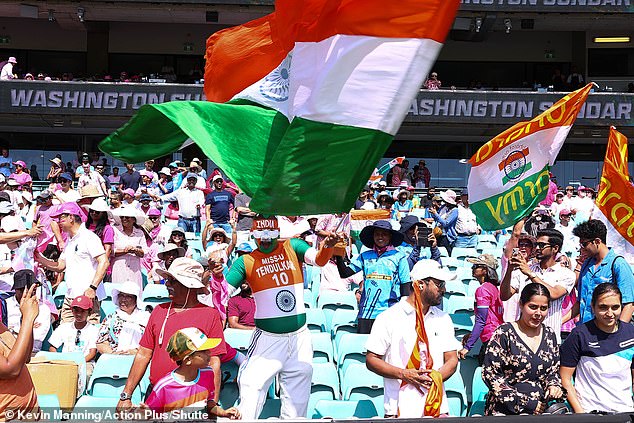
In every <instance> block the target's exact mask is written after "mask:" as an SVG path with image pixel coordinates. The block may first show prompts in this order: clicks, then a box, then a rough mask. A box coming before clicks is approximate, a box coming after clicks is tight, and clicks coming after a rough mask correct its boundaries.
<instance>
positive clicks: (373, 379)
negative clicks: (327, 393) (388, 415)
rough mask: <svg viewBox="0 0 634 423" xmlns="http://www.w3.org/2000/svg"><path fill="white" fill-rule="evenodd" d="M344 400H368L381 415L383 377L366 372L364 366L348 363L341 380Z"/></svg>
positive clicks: (382, 407) (366, 369) (382, 408)
mask: <svg viewBox="0 0 634 423" xmlns="http://www.w3.org/2000/svg"><path fill="white" fill-rule="evenodd" d="M341 393H342V398H343V399H344V400H364V399H367V400H370V401H372V402H373V403H374V406H375V407H376V409H377V411H378V412H379V414H380V415H383V414H384V412H383V410H384V406H383V377H382V376H379V375H377V374H376V373H374V372H371V371H370V370H368V368H367V367H366V366H365V364H362V363H350V364H349V365H348V366H347V367H346V370H345V373H344V375H343V377H342V378H341Z"/></svg>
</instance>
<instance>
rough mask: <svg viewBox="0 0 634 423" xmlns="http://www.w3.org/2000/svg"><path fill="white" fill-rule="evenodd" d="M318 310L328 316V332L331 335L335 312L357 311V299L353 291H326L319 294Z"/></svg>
mask: <svg viewBox="0 0 634 423" xmlns="http://www.w3.org/2000/svg"><path fill="white" fill-rule="evenodd" d="M317 308H321V309H322V310H324V314H325V315H326V332H328V333H330V330H331V329H332V327H331V324H332V316H333V314H334V312H335V310H338V309H347V310H357V309H358V304H357V297H356V296H355V295H354V292H352V291H330V290H325V291H322V292H320V293H319V298H318V299H317Z"/></svg>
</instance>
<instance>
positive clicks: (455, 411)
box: [444, 369, 468, 417]
mask: <svg viewBox="0 0 634 423" xmlns="http://www.w3.org/2000/svg"><path fill="white" fill-rule="evenodd" d="M458 370H459V369H458ZM444 388H445V393H446V394H447V400H448V401H449V415H450V416H452V417H464V416H466V415H467V407H468V402H467V390H466V388H465V386H464V382H463V380H462V376H461V375H460V372H459V371H456V372H455V373H454V374H453V375H452V376H451V377H450V378H449V379H447V380H446V381H445V383H444Z"/></svg>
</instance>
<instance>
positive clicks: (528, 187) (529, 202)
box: [468, 83, 593, 230]
mask: <svg viewBox="0 0 634 423" xmlns="http://www.w3.org/2000/svg"><path fill="white" fill-rule="evenodd" d="M592 87H593V84H592V83H590V84H588V85H586V86H585V87H583V88H581V89H579V90H577V91H574V92H572V93H570V94H568V95H566V96H565V97H563V98H562V99H560V100H559V101H558V102H557V103H555V104H553V106H552V107H550V108H549V109H548V110H546V111H545V112H543V113H542V114H540V115H539V116H536V117H535V118H533V119H532V120H530V121H528V122H519V123H517V124H515V125H514V126H512V127H511V128H509V129H507V130H506V131H504V132H502V133H501V134H499V135H498V136H496V137H495V138H493V139H492V140H490V141H489V142H487V143H486V144H484V145H483V146H482V147H480V149H478V151H477V152H476V154H475V155H474V156H473V157H471V160H470V161H469V163H471V166H472V168H471V172H470V174H469V182H468V191H469V202H470V203H471V208H472V210H473V212H474V213H475V215H476V218H477V220H478V223H479V224H480V226H481V227H482V228H483V229H485V230H495V229H504V228H508V227H510V226H512V225H513V224H515V223H516V222H517V221H519V220H520V219H521V218H522V217H524V216H526V214H527V213H529V212H530V211H532V210H533V208H535V207H536V206H537V204H539V202H540V201H542V200H543V199H544V198H546V194H547V193H548V183H549V181H550V177H549V172H550V167H551V166H552V165H553V164H554V163H555V159H556V158H557V154H559V150H560V149H561V146H562V145H563V143H564V141H565V140H566V137H567V136H568V132H569V131H570V129H571V128H572V125H573V124H574V122H575V120H576V119H577V114H578V113H579V110H580V109H581V106H582V105H583V103H584V102H585V101H586V98H587V97H588V94H589V93H590V90H591V88H592Z"/></svg>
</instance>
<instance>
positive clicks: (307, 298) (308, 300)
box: [304, 288, 315, 309]
mask: <svg viewBox="0 0 634 423" xmlns="http://www.w3.org/2000/svg"><path fill="white" fill-rule="evenodd" d="M313 301H314V296H313V291H311V290H310V289H306V288H304V307H305V308H307V309H310V308H315V303H314V302H313Z"/></svg>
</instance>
